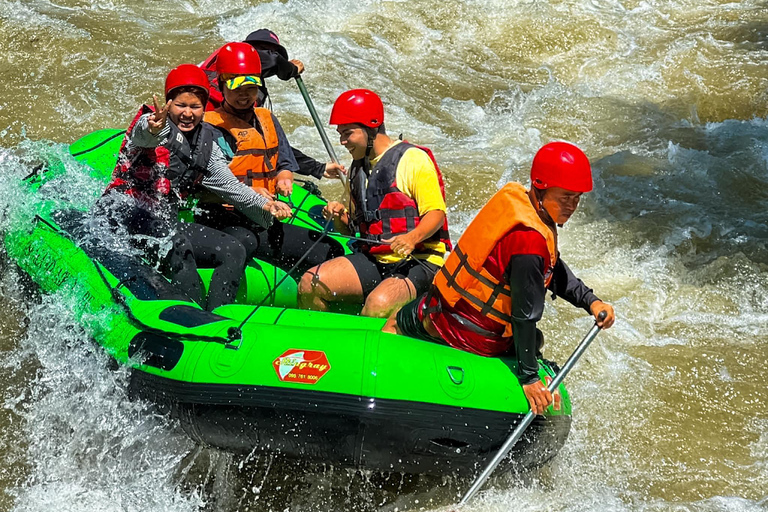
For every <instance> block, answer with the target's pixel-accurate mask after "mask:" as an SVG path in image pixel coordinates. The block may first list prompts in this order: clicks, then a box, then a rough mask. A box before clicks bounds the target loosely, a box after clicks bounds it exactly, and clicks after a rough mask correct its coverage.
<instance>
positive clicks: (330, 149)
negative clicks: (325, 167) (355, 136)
mask: <svg viewBox="0 0 768 512" xmlns="http://www.w3.org/2000/svg"><path fill="white" fill-rule="evenodd" d="M296 85H298V86H299V91H301V96H302V97H303V98H304V103H306V104H307V108H308V109H309V115H311V116H312V121H314V122H315V128H317V131H318V132H319V133H320V138H321V139H323V145H324V146H325V150H326V151H327V152H328V156H329V157H331V161H332V162H333V163H335V164H337V163H339V159H338V157H337V156H336V152H335V151H334V150H333V146H331V141H330V140H328V134H327V133H325V129H324V128H323V125H322V123H321V122H320V117H319V116H318V115H317V111H316V110H315V106H314V105H313V104H312V99H311V98H310V97H309V93H308V92H307V88H306V87H305V86H304V80H302V79H301V77H300V76H297V77H296ZM339 178H340V179H341V182H342V183H343V184H344V186H345V187H346V186H347V176H346V175H345V174H342V173H339Z"/></svg>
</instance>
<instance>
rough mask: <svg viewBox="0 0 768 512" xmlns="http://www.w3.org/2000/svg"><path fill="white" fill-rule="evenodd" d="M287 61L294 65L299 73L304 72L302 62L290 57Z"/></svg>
mask: <svg viewBox="0 0 768 512" xmlns="http://www.w3.org/2000/svg"><path fill="white" fill-rule="evenodd" d="M288 62H290V63H291V64H293V65H294V66H296V68H297V69H298V73H299V74H302V73H303V72H304V63H303V62H301V61H300V60H299V59H291V60H289V61H288Z"/></svg>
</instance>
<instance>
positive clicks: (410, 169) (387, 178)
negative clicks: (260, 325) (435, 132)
mask: <svg viewBox="0 0 768 512" xmlns="http://www.w3.org/2000/svg"><path fill="white" fill-rule="evenodd" d="M330 122H331V124H335V125H337V131H338V133H339V135H340V142H341V144H343V145H344V146H345V147H346V148H347V150H348V151H349V152H350V154H351V155H352V158H353V160H354V161H353V163H352V166H351V167H350V173H349V184H350V196H351V203H350V208H349V209H347V208H346V207H345V205H343V204H341V203H339V202H335V201H332V202H330V203H328V205H327V206H326V207H325V209H324V211H323V213H324V215H326V218H333V219H334V221H335V223H336V226H337V228H338V229H339V230H340V231H342V232H343V233H349V234H355V232H356V231H357V230H358V229H359V231H360V234H361V237H362V238H365V239H366V240H367V242H365V243H363V244H362V252H358V253H355V254H351V255H347V256H343V257H341V258H336V259H334V260H331V261H328V262H326V263H323V264H321V265H319V266H317V267H315V268H313V269H310V270H309V271H308V272H307V273H306V274H304V276H302V278H301V281H300V283H299V306H300V307H304V308H309V309H315V310H328V309H330V308H331V307H334V308H337V307H339V306H345V305H360V304H363V309H362V312H361V314H362V315H365V316H377V317H387V316H389V314H390V313H391V312H392V311H393V310H394V309H395V308H398V307H400V306H402V305H403V304H405V303H406V302H408V301H409V300H412V299H413V298H414V297H416V296H417V295H419V294H421V293H422V292H424V291H426V290H427V288H428V287H429V285H430V283H431V281H432V277H433V276H434V274H435V272H437V269H438V268H439V267H440V265H442V264H443V259H444V256H445V252H446V250H448V249H449V248H450V240H449V238H448V225H447V222H446V214H445V211H446V207H445V193H444V190H443V181H442V175H441V174H440V170H439V169H438V167H437V165H436V164H435V161H434V157H433V156H432V153H431V151H429V150H428V149H427V148H422V147H419V146H414V145H412V144H409V143H408V142H401V141H399V140H392V139H391V138H389V137H388V136H387V134H386V132H385V129H384V105H383V104H382V102H381V99H380V98H379V97H378V96H377V95H376V94H375V93H373V92H371V91H369V90H367V89H354V90H351V91H347V92H345V93H343V94H342V95H341V96H339V98H338V99H337V100H336V102H335V104H334V106H333V109H332V111H331V121H330Z"/></svg>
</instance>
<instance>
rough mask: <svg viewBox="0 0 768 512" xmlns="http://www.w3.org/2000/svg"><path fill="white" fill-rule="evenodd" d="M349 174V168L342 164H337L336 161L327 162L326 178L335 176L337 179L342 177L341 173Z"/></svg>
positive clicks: (324, 175)
mask: <svg viewBox="0 0 768 512" xmlns="http://www.w3.org/2000/svg"><path fill="white" fill-rule="evenodd" d="M342 174H343V175H345V176H346V175H347V169H346V168H345V167H344V166H343V165H341V164H337V163H336V162H328V163H327V164H325V173H323V177H324V178H335V179H337V180H340V179H341V175H342Z"/></svg>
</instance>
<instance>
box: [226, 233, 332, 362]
mask: <svg viewBox="0 0 768 512" xmlns="http://www.w3.org/2000/svg"><path fill="white" fill-rule="evenodd" d="M332 225H333V218H330V219H328V221H327V222H326V223H325V227H324V228H323V231H321V232H320V236H319V237H318V238H317V240H315V242H314V243H313V244H312V245H310V246H309V249H307V250H306V252H304V254H303V255H302V256H301V258H299V259H298V261H296V263H294V264H293V266H292V267H291V268H290V270H288V272H286V273H285V275H284V276H283V277H282V278H281V279H280V280H279V281H278V282H277V283H275V285H274V286H273V287H272V289H271V290H270V291H269V293H268V294H267V296H266V297H264V298H263V299H261V302H259V303H258V304H256V306H254V308H253V310H252V311H251V312H250V313H248V316H246V317H245V319H244V320H243V321H242V322H240V325H239V326H237V327H230V328H229V330H227V340H228V343H227V345H225V346H226V347H227V348H232V349H234V350H237V349H238V348H240V345H241V344H242V338H243V331H242V329H243V326H244V325H245V324H246V323H247V322H248V320H250V319H251V317H252V316H253V315H255V314H256V312H257V311H258V310H259V308H260V307H261V306H263V305H264V303H265V302H266V301H267V300H269V298H270V297H273V296H274V295H275V293H276V292H277V289H278V288H280V285H281V284H283V282H285V280H286V279H288V278H289V277H291V273H292V272H293V271H294V270H296V269H297V268H298V266H299V265H301V263H302V262H303V261H304V260H305V259H307V256H309V254H310V253H311V252H312V249H314V248H315V247H316V246H317V244H319V243H320V241H321V240H323V238H325V236H326V235H327V234H328V231H330V229H331V226H332ZM238 340H239V341H240V343H239V344H238V345H234V342H235V341H238ZM230 345H231V346H230Z"/></svg>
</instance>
